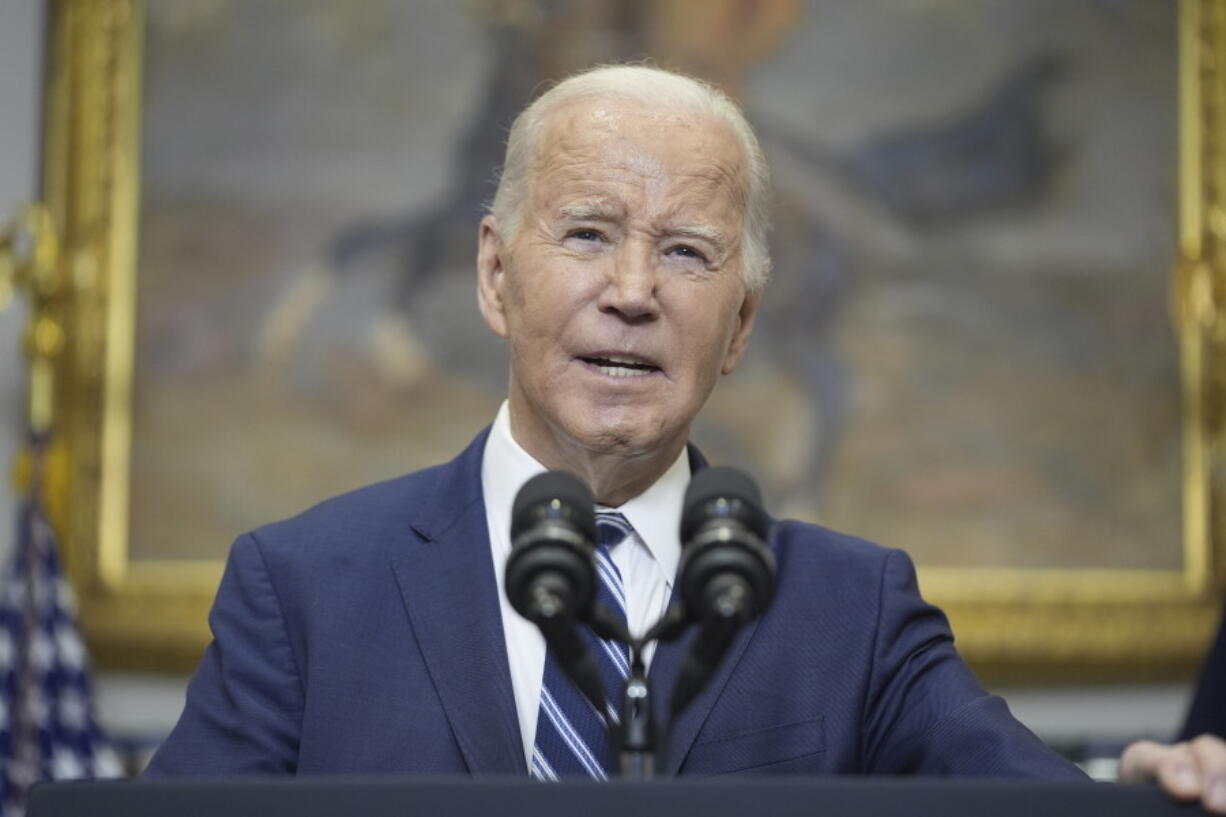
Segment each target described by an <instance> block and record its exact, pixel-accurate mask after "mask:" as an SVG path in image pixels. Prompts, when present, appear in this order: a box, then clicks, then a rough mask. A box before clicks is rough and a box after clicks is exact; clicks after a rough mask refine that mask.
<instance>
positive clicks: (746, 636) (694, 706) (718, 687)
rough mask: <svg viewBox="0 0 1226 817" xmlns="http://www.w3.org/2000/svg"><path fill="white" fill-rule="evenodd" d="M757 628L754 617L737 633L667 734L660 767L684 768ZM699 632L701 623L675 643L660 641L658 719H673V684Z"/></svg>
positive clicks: (655, 676)
mask: <svg viewBox="0 0 1226 817" xmlns="http://www.w3.org/2000/svg"><path fill="white" fill-rule="evenodd" d="M756 629H757V622H756V621H754V622H751V623H749V624H748V625H746V626H745V628H744V629H743V630H741V632H740V633H738V634H737V636H736V638H735V639H734V640H733V642H732V645H731V646H730V647H728V652H727V653H725V654H724V660H723V661H721V662H720V665H719V669H717V670H716V671H715V675H713V676H712V677H711V680H710V682H709V683H708V684H707V685H706V687H705V688H704V689H703V691H702V692H701V693H699V695H698V697H696V698H695V699H694V700H693V702H691V703H690V705H689V706H688V707H686V709H685V711H684V712H682V713H681V717H679V718H677V719H676V720H675V721H673V722H672V724H671V728H670V729H669V730H668V733H667V735H666V736H665V739H666V742H665V745H664V756H663V758H661V759H660V771H661V772H662V773H663V774H664V775H666V776H671V775H675V774H677V771H678V770H679V769H680V768H681V764H682V762H683V761H684V760H685V757H686V755H688V754H689V752H690V747H691V746H693V745H694V740H695V738H697V737H698V732H699V730H701V729H702V725H703V724H704V723H706V720H707V716H709V715H710V714H711V708H712V707H714V706H715V702H716V701H718V700H719V697H720V695H722V694H723V691H724V687H725V686H726V685H727V683H728V678H729V677H730V676H731V675H732V673H733V671H734V670H735V669H736V665H737V662H738V661H740V660H741V655H743V654H744V652H745V647H746V646H747V645H748V644H749V641H750V639H752V638H753V634H754V631H755V630H756ZM697 633H698V628H697V626H692V627H690V629H689V630H688V631H687V632H686V634H685V635H684V636H683V637H681V638H679V639H677V640H676V641H674V642H672V643H671V644H661V645H659V647H658V648H657V649H656V654H655V657H654V658H652V660H651V671H650V673H649V675H650V680H651V694H652V695H653V696H655V699H656V705H655V709H656V713H657V722H658V723H669V716H670V714H671V713H670V712H669V702H670V700H671V698H672V695H673V687H674V686H675V685H676V683H677V675H678V673H679V672H680V670H681V664H682V663H683V662H684V661H685V656H686V655H687V654H688V653H689V651H690V645H691V644H693V643H694V638H695V636H696V635H697Z"/></svg>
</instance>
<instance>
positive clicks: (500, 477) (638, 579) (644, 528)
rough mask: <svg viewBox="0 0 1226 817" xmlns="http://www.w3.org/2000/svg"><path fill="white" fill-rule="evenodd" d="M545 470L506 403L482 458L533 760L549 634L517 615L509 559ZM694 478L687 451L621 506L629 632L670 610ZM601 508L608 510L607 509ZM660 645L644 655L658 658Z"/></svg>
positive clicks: (620, 549)
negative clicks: (520, 439) (524, 496)
mask: <svg viewBox="0 0 1226 817" xmlns="http://www.w3.org/2000/svg"><path fill="white" fill-rule="evenodd" d="M544 470H546V469H545V467H544V466H543V465H541V464H540V463H539V462H537V461H536V460H535V459H533V458H532V455H531V454H529V453H528V452H527V451H525V450H524V449H523V448H521V447H520V445H519V443H517V442H515V439H514V438H513V437H512V436H511V416H510V410H509V409H508V407H507V403H506V402H505V401H504V402H503V404H502V407H501V408H500V409H499V410H498V417H497V419H495V420H494V426H493V428H491V429H490V435H489V439H488V440H487V441H486V443H485V453H484V455H483V457H482V460H481V490H482V492H483V493H484V495H485V519H486V524H487V525H488V527H489V533H490V551H491V554H492V556H493V559H494V576H495V577H496V578H497V581H498V600H499V603H500V604H501V606H502V631H503V634H504V636H505V638H506V642H507V658H508V660H509V663H510V667H511V687H512V689H513V690H514V692H515V709H516V711H517V713H518V715H519V731H520V736H521V737H522V738H523V742H524V759H525V761H527V763H528V764H529V765H531V764H532V745H533V742H534V741H535V739H536V716H537V713H538V712H539V711H540V700H541V679H542V677H543V676H544V673H545V639H544V638H543V637H542V636H541V633H540V631H539V630H537V628H536V625H535V624H533V623H532V622H530V621H528V620H527V619H525V618H523V617H522V616H520V615H519V613H517V612H515V610H514V609H513V608H512V607H511V603H510V602H509V601H507V597H506V592H505V589H504V587H503V583H504V579H505V577H504V575H503V573H504V571H505V569H506V563H507V556H508V555H510V553H511V506H512V505H513V504H514V502H515V495H516V494H517V493H518V492H519V489H520V487H521V486H523V484H524V483H525V482H527V481H528V480H529V479H531V478H532V477H534V476H536V475H537V474H539V473H540V472H542V471H544ZM689 481H690V461H689V457H688V456H687V453H686V451H685V450H682V452H681V454H680V455H679V456H678V457H677V460H676V462H674V463H673V464H672V465H671V466H670V467H669V469H668V470H667V471H665V472H664V475H663V476H662V477H660V478H659V479H658V480H656V482H655V484H654V485H652V486H651V487H650V488H648V489H647V490H646V491H644V492H643V493H642V494H640V495H638V496H636V497H635V498H634V499H631V500H630V501H629V502H627V503H625V504H624V505H622V506H621V507H619V508H615V509H611V510H616V511H618V512H619V513H621V514H622V515H623V516H624V517H626V521H628V522H629V523H630V525H631V526H632V527H633V528H634V530H635V533H636V536H635V537H634V538H633V539H632V540H631V541H628V542H623V543H621V544H620V545H618V546H617V547H615V548H613V551H612V556H613V562H614V563H615V564H616V565H617V569H618V570H619V571H621V574H622V583H623V584H624V585H625V589H626V621H627V623H628V624H629V626H630V631H631V632H632V633H634V634H636V635H639V634H642V633H643V632H645V631H646V630H647V628H648V627H650V626H651V625H652V624H654V623H655V622H656V619H658V618H659V617H660V616H661V615H662V614H663V613H664V611H665V609H666V608H667V607H668V601H669V598H670V596H671V594H672V590H673V576H675V575H676V573H677V562H678V561H679V560H680V558H681V533H680V527H681V502H682V500H683V499H684V497H685V489H686V486H687V485H688V484H689ZM601 510H604V508H603V507H602V508H601ZM652 652H653V650H651V649H648V650H647V651H646V652H645V654H644V658H645V660H647V661H648V662H650V660H651V655H652Z"/></svg>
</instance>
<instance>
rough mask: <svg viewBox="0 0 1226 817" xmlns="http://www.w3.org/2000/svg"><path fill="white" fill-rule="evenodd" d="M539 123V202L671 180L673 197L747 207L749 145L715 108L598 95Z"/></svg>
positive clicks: (534, 177)
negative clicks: (590, 188)
mask: <svg viewBox="0 0 1226 817" xmlns="http://www.w3.org/2000/svg"><path fill="white" fill-rule="evenodd" d="M541 125H542V127H541V133H540V134H539V137H538V139H537V149H536V154H535V156H534V157H533V161H532V165H531V167H532V171H531V174H530V177H529V184H530V186H531V187H532V188H533V193H534V195H533V198H534V199H535V200H536V201H537V203H538V204H542V203H544V202H542V201H541V197H545V198H552V197H554V196H556V195H558V194H563V193H564V192H565V191H570V190H573V189H575V188H582V187H584V186H585V185H600V184H603V183H614V184H623V185H627V186H645V187H649V188H650V187H653V186H655V187H656V188H657V189H665V188H667V191H668V192H669V193H670V194H671V195H672V196H674V197H676V196H681V197H684V198H693V199H696V200H699V201H711V203H720V204H723V205H724V206H732V207H735V209H736V211H737V212H736V213H735V215H736V216H738V217H739V216H742V215H743V214H744V210H745V206H746V202H747V199H748V169H747V167H746V161H745V155H744V151H743V149H742V147H741V145H740V142H739V140H738V139H737V136H736V133H735V132H734V131H733V129H732V127H731V126H730V125H729V124H728V123H727V122H724V121H723V120H721V119H719V118H717V117H715V116H712V115H710V114H706V113H703V112H701V111H696V110H676V109H669V108H665V107H662V106H651V105H647V104H644V103H638V102H634V101H628V100H619V99H599V98H598V99H585V100H574V101H571V102H568V103H564V104H562V105H560V106H559V107H558V108H557V109H555V110H553V111H550V112H549V113H548V114H546V115H545V117H544V119H543V120H542V123H541ZM728 215H733V213H729V214H728Z"/></svg>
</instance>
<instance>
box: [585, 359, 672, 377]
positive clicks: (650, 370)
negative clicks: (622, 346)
mask: <svg viewBox="0 0 1226 817" xmlns="http://www.w3.org/2000/svg"><path fill="white" fill-rule="evenodd" d="M579 359H580V360H582V361H583V362H584V363H586V364H587V365H589V366H591V367H592V368H593V369H595V370H596V371H598V372H600V373H601V374H603V375H608V376H609V377H642V376H644V375H649V374H654V373H655V372H658V371H660V367H659V366H656V365H654V364H651V363H648V362H647V361H645V360H643V359H642V358H638V357H629V356H626V355H591V356H583V357H580V358H579Z"/></svg>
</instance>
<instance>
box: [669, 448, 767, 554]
mask: <svg viewBox="0 0 1226 817" xmlns="http://www.w3.org/2000/svg"><path fill="white" fill-rule="evenodd" d="M719 499H726V500H729V501H730V503H731V505H732V506H733V507H731V508H730V515H733V516H736V517H737V518H738V519H739V521H740V522H741V523H742V524H745V525H746V526H747V527H749V529H750V530H752V531H753V532H754V533H756V534H757V535H758V536H759V537H762V538H765V537H766V528H767V522H766V512H765V511H763V510H762V494H761V493H760V492H759V491H758V486H757V483H755V482H754V481H753V479H751V478H750V477H749V475H748V474H746V473H745V472H743V471H738V470H737V469H735V468H728V467H725V466H717V467H714V468H704V469H702V470H701V471H699V472H698V473H696V474H694V478H693V479H691V480H690V484H689V487H687V488H686V489H685V501H684V502H683V503H682V506H681V541H682V542H686V541H688V540H689V538H690V536H691V535H692V534H693V533H694V529H695V528H696V527H697V526H698V525H700V524H702V523H703V522H704V521H705V520H706V519H707V518H708V515H709V513H710V503H711V502H713V501H716V500H719ZM737 500H739V502H738V501H737Z"/></svg>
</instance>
